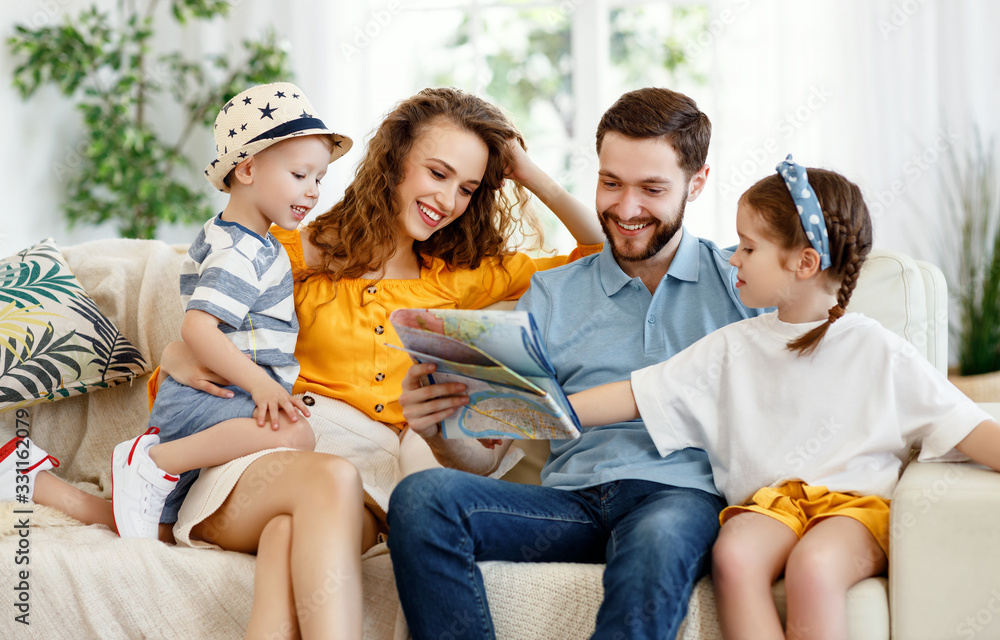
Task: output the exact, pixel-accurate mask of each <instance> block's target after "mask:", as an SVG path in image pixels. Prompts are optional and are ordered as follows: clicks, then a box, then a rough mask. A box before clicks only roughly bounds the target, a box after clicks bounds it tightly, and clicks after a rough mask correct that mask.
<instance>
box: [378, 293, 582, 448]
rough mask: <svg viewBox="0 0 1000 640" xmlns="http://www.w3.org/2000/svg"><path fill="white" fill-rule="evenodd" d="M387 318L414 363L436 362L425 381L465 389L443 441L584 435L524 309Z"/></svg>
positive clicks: (419, 312) (402, 313)
mask: <svg viewBox="0 0 1000 640" xmlns="http://www.w3.org/2000/svg"><path fill="white" fill-rule="evenodd" d="M389 319H390V321H391V322H392V324H393V326H394V327H395V329H396V332H397V334H398V335H399V338H400V340H401V341H402V342H403V350H404V351H406V352H408V353H409V354H410V356H411V357H412V358H413V360H414V361H415V362H433V363H435V364H436V365H437V371H436V372H435V373H434V374H432V375H431V376H428V380H426V383H428V384H433V383H438V382H461V383H463V384H465V385H466V389H467V393H468V394H469V404H468V405H466V406H465V407H463V408H462V410H461V411H459V413H458V414H456V415H455V416H452V417H450V418H448V419H447V420H445V421H444V422H443V423H442V425H441V426H442V433H443V434H444V436H445V437H446V438H519V439H538V440H557V439H568V438H575V437H578V436H579V434H580V431H579V421H578V420H577V418H576V415H575V414H574V413H573V409H572V407H571V406H570V404H569V401H568V400H567V399H566V395H565V394H564V393H563V391H562V388H561V387H560V386H559V383H558V381H557V380H556V378H555V371H554V369H553V367H552V363H551V362H550V361H549V359H548V356H547V355H546V353H545V349H544V345H543V344H542V343H541V341H540V340H539V338H538V335H537V334H538V332H537V330H536V329H535V326H534V322H533V320H532V319H531V316H530V314H528V313H527V312H524V311H472V310H456V309H401V310H398V311H395V312H393V313H392V315H391V316H390V318H389Z"/></svg>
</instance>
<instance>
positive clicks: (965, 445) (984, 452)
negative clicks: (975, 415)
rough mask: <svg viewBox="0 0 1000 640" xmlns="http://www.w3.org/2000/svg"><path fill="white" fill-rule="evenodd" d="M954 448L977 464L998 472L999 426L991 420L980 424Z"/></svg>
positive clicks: (999, 461) (999, 465) (999, 462)
mask: <svg viewBox="0 0 1000 640" xmlns="http://www.w3.org/2000/svg"><path fill="white" fill-rule="evenodd" d="M955 448H956V449H958V450H959V451H961V452H962V453H964V454H965V455H967V456H969V457H970V458H972V459H973V460H975V461H976V462H978V463H979V464H985V465H986V466H987V467H991V468H993V469H996V470H997V471H1000V424H997V423H996V422H995V421H993V420H984V421H983V422H980V423H979V425H978V426H976V428H975V429H973V430H972V432H971V433H969V435H967V436H965V438H964V439H963V440H962V441H961V442H959V443H958V444H957V445H955Z"/></svg>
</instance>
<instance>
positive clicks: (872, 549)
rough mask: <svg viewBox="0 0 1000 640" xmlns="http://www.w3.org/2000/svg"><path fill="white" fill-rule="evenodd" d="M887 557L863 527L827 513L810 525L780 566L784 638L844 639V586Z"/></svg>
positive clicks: (876, 570)
mask: <svg viewBox="0 0 1000 640" xmlns="http://www.w3.org/2000/svg"><path fill="white" fill-rule="evenodd" d="M886 563H887V561H886V557H885V553H884V552H883V551H882V548H881V547H880V546H879V545H878V542H876V540H875V536H873V535H872V534H871V532H870V531H868V528H867V527H865V525H863V524H861V523H860V522H858V521H857V520H855V519H853V518H848V517H846V516H832V517H829V518H826V519H824V520H822V521H821V522H819V523H817V524H816V525H815V526H813V527H812V528H811V529H809V530H808V531H807V532H806V534H805V535H804V536H802V540H801V541H800V542H799V544H798V545H796V546H795V549H794V550H793V551H792V553H791V555H790V556H789V557H788V566H787V567H786V568H785V592H786V594H787V596H786V597H787V599H788V624H787V625H786V630H787V637H788V638H789V640H800V639H802V638H810V639H815V640H822V639H825V638H830V639H832V638H846V637H847V590H848V589H850V588H851V587H852V586H854V585H855V584H857V583H858V582H860V581H862V580H864V579H865V578H870V577H871V576H875V575H878V574H880V573H882V572H883V571H885V567H886Z"/></svg>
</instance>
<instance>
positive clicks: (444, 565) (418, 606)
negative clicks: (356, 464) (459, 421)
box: [389, 469, 724, 640]
mask: <svg viewBox="0 0 1000 640" xmlns="http://www.w3.org/2000/svg"><path fill="white" fill-rule="evenodd" d="M723 506H724V503H723V500H722V499H721V498H719V497H718V496H715V495H712V494H710V493H706V492H704V491H699V490H697V489H684V488H677V487H671V486H668V485H663V484H658V483H655V482H647V481H642V480H621V481H616V482H609V483H606V484H603V485H599V486H597V487H592V488H590V489H584V490H579V491H564V490H561V489H551V488H547V487H538V486H531V485H519V484H513V483H509V482H504V481H502V480H494V479H491V478H483V477H480V476H476V475H472V474H469V473H464V472H461V471H455V470H453V469H431V470H428V471H422V472H420V473H417V474H414V475H411V476H408V477H407V478H405V479H404V480H403V481H402V482H401V483H400V484H399V486H398V487H397V488H396V490H395V491H394V492H393V494H392V498H391V500H390V505H389V549H390V552H391V555H392V566H393V571H394V572H395V575H396V587H397V588H398V590H399V596H400V600H401V602H402V605H403V613H404V614H405V615H406V621H407V623H408V625H409V627H410V632H411V633H412V634H413V637H414V638H415V640H445V639H451V638H462V639H463V640H464V639H466V638H493V637H495V636H494V632H493V621H492V619H491V618H490V611H489V606H488V604H487V602H486V592H485V590H484V588H483V577H482V574H481V573H480V571H479V568H478V567H477V566H476V562H478V561H483V560H507V561H514V562H582V563H602V562H604V563H607V568H606V569H605V572H604V602H603V603H602V604H601V607H600V610H599V611H598V613H597V630H596V632H595V633H594V636H593V637H594V638H605V639H608V640H625V639H626V638H650V639H655V640H664V639H667V640H673V638H674V637H675V636H676V634H677V629H678V627H680V624H681V622H682V621H683V620H684V616H685V615H686V614H687V605H688V598H689V597H690V595H691V590H692V588H693V587H694V585H695V583H696V582H697V581H698V580H699V579H700V578H701V577H702V576H703V575H705V573H706V571H707V570H708V567H709V550H710V549H711V546H712V543H713V542H714V541H715V537H716V535H717V534H718V532H719V511H720V510H721V509H722V507H723Z"/></svg>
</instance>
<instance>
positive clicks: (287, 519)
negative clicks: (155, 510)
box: [0, 89, 603, 638]
mask: <svg viewBox="0 0 1000 640" xmlns="http://www.w3.org/2000/svg"><path fill="white" fill-rule="evenodd" d="M520 141H521V137H520V134H519V133H518V131H517V129H516V128H515V127H514V126H513V125H512V124H511V123H510V122H509V120H508V119H507V118H506V117H505V116H504V115H503V113H502V112H500V110H498V109H497V108H496V107H494V106H492V105H490V104H488V103H486V102H484V101H483V100H481V99H479V98H476V97H475V96H472V95H469V94H466V93H463V92H461V91H458V90H454V89H428V90H425V91H421V92H420V93H419V94H417V95H416V96H413V97H412V98H410V99H408V100H405V101H403V102H402V103H400V104H399V105H398V106H397V107H396V108H395V109H394V110H393V111H392V112H391V113H390V114H389V115H388V116H387V118H386V120H385V121H384V122H383V123H382V125H381V126H380V127H379V129H378V131H377V132H376V133H375V135H374V137H373V138H372V140H371V142H370V143H369V145H368V150H367V152H366V154H365V157H364V158H363V159H362V160H361V163H360V165H359V167H358V169H357V174H356V177H355V179H354V181H353V182H352V183H351V185H350V186H349V187H348V188H347V190H346V192H345V194H344V198H343V200H341V201H340V202H339V203H337V204H336V205H334V207H333V208H332V209H331V210H330V211H328V212H327V213H325V214H323V215H321V216H319V217H318V218H316V219H315V220H314V221H312V222H311V223H309V224H307V225H306V226H305V227H302V228H300V229H298V230H295V231H291V232H286V231H283V230H279V229H273V230H272V233H273V234H274V235H275V237H277V238H278V240H279V241H280V242H281V243H282V244H283V246H284V247H285V249H286V250H287V252H288V254H289V256H290V259H291V263H292V269H293V274H294V276H295V305H296V312H297V316H298V320H299V337H298V342H297V344H296V349H295V356H296V358H297V359H298V361H299V363H300V366H301V370H300V375H299V378H298V380H297V382H296V384H295V393H296V394H304V395H298V396H297V397H301V398H302V399H303V402H305V404H306V405H308V406H309V408H310V412H311V416H310V423H311V424H312V426H313V428H314V430H315V431H316V435H317V438H316V440H317V444H316V451H315V452H303V451H287V450H286V451H278V452H275V451H273V450H271V451H267V452H261V453H259V454H254V455H251V456H246V457H244V458H241V459H240V460H237V461H234V462H231V463H229V464H226V465H223V466H220V467H213V468H211V469H207V470H203V471H202V475H201V477H200V479H199V481H198V483H196V484H195V485H194V486H193V487H192V490H191V493H189V495H188V497H187V499H186V500H185V502H184V505H183V506H182V507H181V512H180V514H179V518H178V522H177V524H176V525H175V527H174V530H173V533H174V534H175V536H176V539H177V542H178V543H179V544H187V545H192V546H207V545H210V544H214V545H217V546H219V547H222V548H225V549H231V550H236V551H245V552H247V553H256V554H257V564H256V576H255V589H254V604H253V609H252V612H251V617H250V622H249V625H248V627H247V632H246V634H247V637H248V638H256V637H299V636H301V637H306V638H308V637H336V638H360V637H361V635H362V618H361V612H362V596H361V560H360V553H361V552H363V551H365V550H367V549H368V548H369V547H371V546H372V545H374V544H375V542H376V541H377V538H378V535H379V534H380V533H384V532H385V510H386V508H387V506H388V498H389V494H390V493H391V492H392V489H393V488H394V486H395V485H396V483H398V482H399V480H400V479H401V478H402V471H401V469H400V460H399V453H400V448H401V442H403V441H408V440H409V438H407V435H408V434H407V432H406V431H405V422H404V420H403V416H402V410H401V408H400V406H399V403H398V402H397V398H398V397H399V395H400V390H401V384H402V379H403V377H404V376H405V375H406V371H407V370H408V369H409V367H410V364H411V363H410V359H409V357H408V356H407V355H406V354H405V353H403V352H400V351H397V350H395V349H391V348H389V347H388V346H386V343H390V342H391V343H396V344H398V339H397V338H396V336H395V333H394V331H393V329H392V326H391V325H390V324H389V322H388V316H389V314H390V313H391V312H392V311H393V310H395V309H399V308H409V307H430V308H481V307H484V306H487V305H489V304H491V303H493V302H496V301H498V300H504V299H513V298H517V297H518V296H520V295H521V294H522V293H523V292H524V291H525V289H527V287H528V283H529V280H530V278H531V275H532V274H533V273H534V272H535V271H536V270H538V269H540V268H548V267H554V266H558V265H560V264H565V263H566V262H567V261H568V260H569V259H573V258H576V257H579V256H581V255H586V254H590V253H595V252H598V251H600V248H601V244H600V243H601V241H602V238H603V235H602V234H601V231H600V227H599V225H598V224H597V220H596V216H594V215H593V212H591V211H589V210H586V208H584V207H581V206H575V205H574V203H575V202H576V201H575V200H574V199H573V198H572V197H571V196H569V194H568V193H566V192H565V191H563V190H562V189H561V188H559V187H558V186H557V185H555V183H554V182H553V181H551V180H550V179H549V178H548V176H546V175H545V174H544V173H542V172H541V171H540V170H538V168H537V167H536V166H535V165H534V164H532V163H531V161H530V160H529V159H528V158H527V155H526V154H525V153H524V151H523V149H522V147H521V146H520V144H519V142H520ZM508 173H509V175H508ZM505 177H510V178H513V179H514V180H515V181H517V182H519V183H520V184H521V185H523V187H527V188H529V189H530V190H531V191H533V192H534V193H535V194H537V195H538V196H539V197H540V198H541V199H542V201H543V202H544V203H545V204H546V205H548V206H549V207H550V208H551V209H552V210H553V211H555V212H557V214H560V215H561V217H562V220H563V222H564V223H565V224H566V225H567V227H568V228H569V230H570V231H571V232H572V233H573V234H574V236H575V237H576V239H577V241H578V242H579V243H580V246H579V247H578V248H577V249H576V250H575V251H574V252H573V253H572V254H571V255H570V256H569V257H568V258H567V257H566V256H563V257H555V258H547V259H542V260H535V259H532V258H529V257H528V256H526V255H524V254H521V253H515V252H513V251H511V250H509V249H508V244H509V242H510V240H511V238H512V236H514V235H515V234H523V232H524V231H525V229H523V228H522V227H524V226H525V224H524V223H525V222H527V227H529V228H528V229H527V232H528V234H530V232H531V227H533V221H532V219H531V218H530V217H525V216H524V214H523V212H522V216H521V220H520V221H519V220H518V219H517V218H516V217H515V215H514V209H515V206H516V205H517V204H518V203H519V202H523V195H524V192H523V189H522V188H520V187H519V188H518V189H516V190H515V194H516V197H515V198H514V199H513V200H511V199H509V198H508V196H507V195H506V193H505V192H504V191H502V190H501V187H502V185H503V183H504V180H505ZM162 367H163V371H164V372H165V373H167V374H169V375H170V376H171V377H172V378H173V379H174V380H176V381H178V382H181V383H184V384H187V385H189V386H192V387H197V388H199V389H203V390H207V391H210V392H212V393H216V394H217V395H225V392H224V391H223V390H221V389H220V388H219V386H218V385H222V384H225V383H226V381H224V380H220V379H219V378H218V377H217V376H215V375H214V374H212V373H211V372H210V371H208V370H206V369H204V368H202V367H200V365H199V364H198V363H197V360H196V358H195V356H194V355H193V354H192V353H190V351H188V350H187V348H186V347H185V346H184V344H183V343H182V342H176V343H173V344H172V345H171V346H170V347H168V348H167V350H166V351H165V352H164V355H163V360H162ZM160 377H162V376H160ZM156 379H157V375H154V376H153V380H154V381H155V380H156ZM152 386H153V385H152V383H151V387H152ZM154 390H155V389H154ZM413 442H414V443H415V444H416V446H425V445H423V441H422V440H421V439H420V438H414V440H413ZM407 446H410V445H407ZM36 449H37V447H35V448H34V449H33V451H34V450H36ZM330 454H334V455H330ZM36 455H38V456H42V455H44V452H40V451H38V453H37V454H36ZM427 456H428V457H430V453H429V451H428V452H427ZM43 476H46V477H45V479H44V480H43V479H42V477H43ZM59 483H60V481H58V480H56V479H55V477H54V476H51V475H49V474H41V475H39V476H38V477H37V479H36V485H35V500H36V501H37V502H40V503H42V504H53V505H54V506H59V504H62V500H63V498H64V496H65V494H66V493H67V492H69V491H70V490H74V491H75V489H74V488H73V487H71V486H70V485H65V484H59ZM54 485H55V486H56V487H63V489H61V491H60V492H56V491H51V489H52V488H53V486H54ZM65 487H69V489H65ZM0 497H2V496H0ZM83 499H84V500H87V498H83ZM98 501H99V499H98ZM99 502H103V501H99ZM87 504H88V506H89V507H93V508H94V509H95V511H94V514H96V515H94V514H92V515H91V518H90V519H89V520H84V521H85V522H87V521H89V522H107V520H106V519H100V518H101V517H102V514H103V509H104V507H101V506H99V505H94V504H93V503H91V502H90V501H88V502H87ZM71 515H73V514H71ZM331 584H333V585H334V586H335V587H336V588H331ZM336 585H343V586H336ZM276 632H280V633H276Z"/></svg>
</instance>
